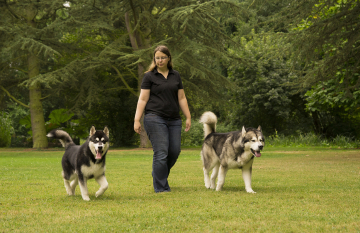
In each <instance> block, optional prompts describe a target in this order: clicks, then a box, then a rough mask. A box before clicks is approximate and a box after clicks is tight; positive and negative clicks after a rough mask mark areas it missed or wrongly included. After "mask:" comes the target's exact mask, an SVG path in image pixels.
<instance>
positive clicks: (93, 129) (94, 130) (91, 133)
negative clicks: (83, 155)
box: [90, 126, 96, 137]
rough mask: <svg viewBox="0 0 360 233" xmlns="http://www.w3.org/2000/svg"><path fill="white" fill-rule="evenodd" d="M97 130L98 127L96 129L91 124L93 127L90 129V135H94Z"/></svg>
mask: <svg viewBox="0 0 360 233" xmlns="http://www.w3.org/2000/svg"><path fill="white" fill-rule="evenodd" d="M95 132H96V129H95V126H91V129H90V137H91V136H93V135H94V134H95Z"/></svg>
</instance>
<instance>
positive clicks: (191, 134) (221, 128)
mask: <svg viewBox="0 0 360 233" xmlns="http://www.w3.org/2000/svg"><path fill="white" fill-rule="evenodd" d="M183 128H185V124H183ZM235 130H236V129H234V128H232V127H231V126H230V125H224V124H222V123H219V124H217V126H216V132H218V133H225V132H230V131H235ZM203 141H204V130H203V125H202V124H201V123H200V122H199V121H193V122H192V123H191V129H190V130H189V131H188V132H184V130H183V131H182V134H181V144H182V145H183V146H201V145H202V143H203Z"/></svg>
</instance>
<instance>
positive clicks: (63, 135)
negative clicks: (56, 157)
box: [46, 129, 74, 148]
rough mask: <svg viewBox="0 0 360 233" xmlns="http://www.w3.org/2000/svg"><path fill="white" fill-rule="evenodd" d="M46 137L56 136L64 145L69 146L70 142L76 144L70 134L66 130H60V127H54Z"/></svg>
mask: <svg viewBox="0 0 360 233" xmlns="http://www.w3.org/2000/svg"><path fill="white" fill-rule="evenodd" d="M46 137H48V138H55V139H59V141H60V142H61V144H62V145H63V147H65V148H66V147H67V146H69V145H70V144H74V142H73V140H72V139H71V137H70V135H69V134H68V133H67V132H65V131H64V130H60V129H54V130H51V131H50V132H49V133H48V134H47V135H46Z"/></svg>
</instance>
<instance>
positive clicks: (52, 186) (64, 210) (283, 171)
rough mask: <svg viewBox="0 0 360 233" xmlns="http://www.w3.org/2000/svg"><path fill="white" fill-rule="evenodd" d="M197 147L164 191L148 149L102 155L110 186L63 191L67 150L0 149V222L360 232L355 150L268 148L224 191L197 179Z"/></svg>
mask: <svg viewBox="0 0 360 233" xmlns="http://www.w3.org/2000/svg"><path fill="white" fill-rule="evenodd" d="M199 153H200V149H183V151H182V153H181V155H180V158H179V160H178V162H177V163H176V165H175V167H174V168H173V169H172V171H171V174H170V178H169V184H170V186H171V188H172V192H170V193H161V194H155V193H154V191H153V187H152V177H151V163H152V151H151V150H137V149H131V150H116V149H112V150H110V151H109V152H108V155H107V166H106V168H107V170H106V177H107V180H108V182H109V189H108V190H107V191H106V192H105V193H104V195H103V196H101V197H99V198H95V192H96V191H97V189H98V184H97V183H96V182H95V180H93V179H92V180H89V182H88V187H89V193H90V199H91V201H90V202H85V201H83V200H82V198H81V195H80V189H79V187H77V188H76V194H75V196H71V197H70V196H67V194H66V192H65V187H64V184H63V180H62V178H61V157H62V154H63V150H45V151H37V150H31V149H11V148H10V149H1V150H0V170H1V176H0V232H124V231H125V232H126V231H131V232H360V182H359V178H360V151H359V150H350V149H349V150H341V149H326V148H307V149H301V148H300V149H298V148H296V149H295V148H292V149H291V148H286V150H285V149H284V148H265V149H264V151H263V153H262V156H261V157H260V158H255V161H254V165H253V179H252V180H253V181H252V187H253V189H254V191H255V192H257V193H256V194H248V193H246V192H245V190H244V182H243V180H242V178H241V171H240V170H230V171H229V172H228V174H227V176H226V181H225V185H224V189H223V191H221V192H216V191H213V190H207V189H206V188H205V186H204V182H203V172H202V166H201V161H200V155H199Z"/></svg>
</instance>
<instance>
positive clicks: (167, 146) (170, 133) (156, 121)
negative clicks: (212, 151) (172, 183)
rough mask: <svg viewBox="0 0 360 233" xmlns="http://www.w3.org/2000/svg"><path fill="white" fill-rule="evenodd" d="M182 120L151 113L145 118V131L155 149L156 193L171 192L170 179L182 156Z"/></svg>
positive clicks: (154, 176)
mask: <svg viewBox="0 0 360 233" xmlns="http://www.w3.org/2000/svg"><path fill="white" fill-rule="evenodd" d="M181 124H182V122H181V119H176V120H174V119H170V118H169V119H167V118H163V117H160V116H157V115H155V114H152V113H149V114H146V115H145V117H144V127H145V131H146V133H147V135H148V137H149V139H150V142H151V145H152V147H153V151H154V156H153V166H152V168H153V171H152V176H153V185H154V190H155V192H164V191H170V187H169V184H168V180H167V179H168V177H169V174H170V169H171V168H172V167H173V166H174V164H175V162H176V160H177V159H178V157H179V154H180V151H181V149H180V146H181Z"/></svg>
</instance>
